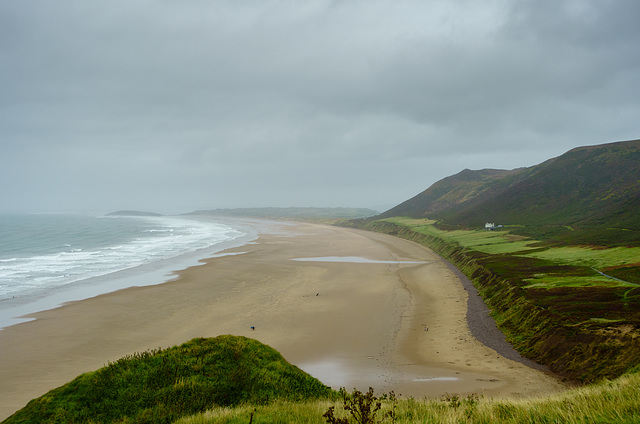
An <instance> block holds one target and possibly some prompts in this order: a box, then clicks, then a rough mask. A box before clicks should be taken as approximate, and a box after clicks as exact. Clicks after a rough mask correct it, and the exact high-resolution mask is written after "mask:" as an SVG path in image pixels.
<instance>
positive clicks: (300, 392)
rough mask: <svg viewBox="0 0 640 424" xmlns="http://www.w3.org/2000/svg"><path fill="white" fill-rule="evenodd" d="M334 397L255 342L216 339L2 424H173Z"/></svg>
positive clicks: (104, 371)
mask: <svg viewBox="0 0 640 424" xmlns="http://www.w3.org/2000/svg"><path fill="white" fill-rule="evenodd" d="M335 396H336V393H335V392H334V391H333V390H331V389H330V388H329V387H327V386H324V385H323V384H322V383H321V382H320V381H318V380H316V379H315V378H313V377H311V376H310V375H308V374H306V373H305V372H303V371H302V370H300V369H299V368H297V367H295V366H293V365H291V364H289V363H288V362H287V361H286V360H285V359H284V358H283V357H282V356H281V355H280V353H278V352H277V351H276V350H274V349H272V348H270V347H268V346H266V345H264V344H262V343H260V342H258V341H257V340H253V339H248V338H245V337H238V336H219V337H216V338H212V339H194V340H191V341H189V342H187V343H185V344H183V345H181V346H176V347H172V348H169V349H165V350H155V351H150V352H143V353H139V354H135V355H132V356H127V357H124V358H122V359H120V360H118V361H116V362H114V363H110V364H109V365H107V366H106V367H104V368H101V369H99V370H97V371H94V372H90V373H86V374H82V375H80V376H79V377H77V378H76V379H75V380H73V381H71V382H70V383H67V384H65V385H64V386H61V387H59V388H57V389H54V390H52V391H50V392H49V393H47V394H45V395H44V396H41V397H39V398H37V399H34V400H32V401H31V402H29V403H28V404H27V406H25V407H24V408H23V409H21V410H20V411H18V412H16V413H15V414H14V415H12V416H11V417H9V418H7V419H6V420H5V421H4V423H7V424H9V423H111V422H132V423H171V422H173V421H175V420H177V419H178V418H180V417H182V416H186V415H190V414H194V413H197V412H202V411H205V410H207V409H209V408H211V407H213V406H215V405H217V406H233V405H239V404H246V403H251V404H254V405H261V404H265V403H268V402H271V401H273V400H282V401H291V402H293V401H298V402H299V401H304V400H309V399H317V398H331V397H335Z"/></svg>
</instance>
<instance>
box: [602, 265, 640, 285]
mask: <svg viewBox="0 0 640 424" xmlns="http://www.w3.org/2000/svg"><path fill="white" fill-rule="evenodd" d="M602 272H604V273H605V274H607V275H610V276H612V277H615V278H618V279H620V280H623V281H628V282H629V283H634V284H640V264H633V265H623V266H616V267H609V268H605V269H603V270H602Z"/></svg>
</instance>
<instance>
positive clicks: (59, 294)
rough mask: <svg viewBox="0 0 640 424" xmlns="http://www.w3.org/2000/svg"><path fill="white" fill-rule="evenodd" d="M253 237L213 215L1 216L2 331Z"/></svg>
mask: <svg viewBox="0 0 640 424" xmlns="http://www.w3.org/2000/svg"><path fill="white" fill-rule="evenodd" d="M253 237H255V235H254V234H251V229H250V228H249V227H246V226H244V227H243V226H241V225H236V224H234V223H229V222H224V223H222V222H220V220H215V219H213V218H211V219H209V218H195V217H194V218H192V217H181V216H175V217H169V216H166V217H165V216H163V217H146V216H145V217H137V216H136V217H133V216H92V215H60V214H50V215H49V214H20V215H17V214H15V215H0V328H2V327H6V326H7V325H12V324H15V323H18V322H21V321H24V319H17V317H19V316H22V315H25V314H29V313H33V312H37V311H40V310H45V309H50V308H53V307H56V306H59V305H60V304H62V303H64V302H68V301H73V300H80V299H84V298H88V297H92V296H96V295H98V294H102V293H108V292H111V291H115V290H119V289H122V288H125V287H130V286H133V285H136V286H139V285H150V284H158V283H162V282H165V281H168V280H169V279H171V278H172V275H171V272H172V271H176V270H180V269H184V268H186V267H188V266H192V265H196V264H197V263H198V259H202V258H205V257H210V256H212V255H214V254H215V253H216V252H219V251H220V250H223V249H226V248H228V247H232V246H238V245H242V244H244V243H246V242H247V241H248V240H250V239H251V238H253Z"/></svg>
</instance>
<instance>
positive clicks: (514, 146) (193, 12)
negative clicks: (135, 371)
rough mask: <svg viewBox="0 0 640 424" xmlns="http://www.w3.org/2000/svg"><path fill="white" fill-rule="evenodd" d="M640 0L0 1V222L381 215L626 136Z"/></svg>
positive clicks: (634, 133)
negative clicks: (278, 209)
mask: <svg viewBox="0 0 640 424" xmlns="http://www.w3.org/2000/svg"><path fill="white" fill-rule="evenodd" d="M639 17H640V1H637V0H628V1H625V0H620V1H616V0H592V1H586V0H585V1H578V0H575V1H562V0H531V1H524V0H523V1H517V0H504V1H501V0H486V1H484V0H483V1H480V0H466V1H465V0H460V1H455V0H442V1H438V0H430V1H426V0H425V1H418V0H415V1H411V0H406V1H404V0H399V1H398V0H393V1H392V0H386V1H382V0H367V1H365V0H334V1H330V0H305V1H302V0H299V1H294V0H287V1H285V0H280V1H278V0H237V1H236V0H228V1H204V0H202V1H199V0H194V1H150V0H145V1H133V0H115V1H102V2H98V1H87V0H77V1H70V0H57V1H48V0H29V1H20V0H5V1H2V2H0V182H1V184H0V211H33V212H61V211H105V212H108V211H111V210H116V209H138V210H153V211H158V212H164V213H178V212H188V211H191V210H194V209H213V208H225V207H258V206H350V207H372V208H377V209H379V210H382V209H383V208H385V207H391V206H394V205H396V204H398V203H401V202H402V201H404V200H407V199H408V198H410V197H412V196H414V195H415V194H417V193H419V192H421V191H423V190H424V189H426V188H427V187H429V186H430V185H431V184H433V183H434V182H436V181H438V180H440V179H442V178H444V177H447V176H449V175H452V174H455V173H457V172H459V171H461V170H462V169H464V168H470V169H482V168H502V169H513V168H518V167H523V166H531V165H535V164H538V163H540V162H543V161H544V160H546V159H549V158H551V157H555V156H558V155H560V154H562V153H564V152H566V151H567V150H570V149H572V148H574V147H578V146H584V145H593V144H601V143H607V142H612V141H622V140H630V139H637V138H640V25H638V18H639Z"/></svg>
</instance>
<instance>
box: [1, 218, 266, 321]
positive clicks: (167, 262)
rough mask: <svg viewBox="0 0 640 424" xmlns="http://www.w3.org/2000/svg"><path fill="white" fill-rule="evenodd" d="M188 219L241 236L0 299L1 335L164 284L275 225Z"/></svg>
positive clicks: (225, 219)
mask: <svg viewBox="0 0 640 424" xmlns="http://www.w3.org/2000/svg"><path fill="white" fill-rule="evenodd" d="M187 219H195V220H198V219H204V220H212V221H214V222H216V223H221V224H225V225H229V226H230V227H233V228H234V229H238V230H240V231H241V232H243V233H244V235H242V236H239V237H237V238H234V239H230V240H225V241H222V242H220V243H217V244H214V245H211V246H208V247H205V248H200V249H197V250H195V251H192V252H185V253H182V254H180V255H177V256H174V257H172V258H166V259H162V260H159V261H155V262H150V263H147V264H143V265H138V266H135V267H132V268H127V269H123V270H120V271H115V272H111V273H108V274H105V275H101V276H96V277H90V278H86V279H83V280H79V281H75V282H73V283H69V284H67V285H65V286H61V287H55V288H52V289H50V290H49V291H47V292H46V293H43V294H38V295H27V296H22V297H21V296H18V297H15V296H14V297H13V298H6V299H0V332H1V331H2V330H3V329H5V328H7V327H11V326H13V325H17V324H20V323H24V322H29V321H31V320H33V318H25V317H26V316H29V315H33V314H37V313H38V312H42V311H46V310H51V309H56V308H59V307H61V306H64V305H65V304H66V303H70V302H77V301H82V300H85V299H90V298H92V297H96V296H101V295H103V294H108V293H113V292H116V291H119V290H124V289H127V288H129V287H143V286H154V285H158V284H164V283H167V282H169V281H171V280H173V279H175V278H178V272H180V271H182V270H185V269H187V268H191V267H194V266H200V265H202V263H203V261H205V260H207V259H210V258H214V257H216V256H217V255H218V254H220V252H223V251H225V250H227V249H231V248H234V247H238V246H243V245H245V244H247V243H251V242H253V241H255V240H256V239H257V238H258V233H259V232H265V231H269V230H268V229H269V228H273V227H274V225H276V223H275V222H271V221H266V220H265V221H259V220H252V219H231V218H225V217H215V219H212V218H209V217H206V216H205V217H200V216H194V217H190V218H187Z"/></svg>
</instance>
